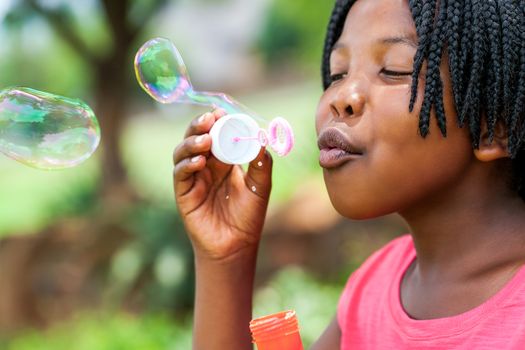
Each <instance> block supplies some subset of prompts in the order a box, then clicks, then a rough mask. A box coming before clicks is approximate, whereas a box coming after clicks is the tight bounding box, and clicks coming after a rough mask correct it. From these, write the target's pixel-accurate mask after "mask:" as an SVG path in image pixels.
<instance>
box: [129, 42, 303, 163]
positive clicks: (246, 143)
mask: <svg viewBox="0 0 525 350" xmlns="http://www.w3.org/2000/svg"><path fill="white" fill-rule="evenodd" d="M135 74H136V76H137V80H138V82H139V84H140V86H141V87H142V88H143V89H144V90H145V91H146V92H147V93H148V94H149V95H150V96H151V97H152V98H153V99H155V100H156V101H158V102H161V103H189V104H196V105H201V106H209V107H213V108H217V107H218V108H222V109H224V110H225V111H226V112H227V113H230V114H229V115H227V116H224V117H222V118H220V119H219V120H218V121H217V122H216V123H215V124H214V125H213V127H212V129H211V130H210V136H211V138H212V149H211V151H212V153H213V155H214V156H215V157H217V158H218V159H219V160H221V161H222V162H224V163H227V164H244V163H248V162H250V161H252V160H253V159H255V158H256V157H257V155H258V154H259V151H260V149H261V147H266V146H269V147H270V149H272V150H273V151H274V152H276V153H277V154H278V155H279V156H281V157H284V156H286V155H287V154H288V153H290V151H291V150H292V148H293V145H294V135H293V131H292V128H291V126H290V124H289V123H288V122H287V121H286V119H284V118H280V117H278V118H275V119H273V120H272V121H270V123H269V126H268V130H264V129H261V128H260V127H259V125H258V124H257V122H256V121H255V119H258V120H264V119H263V118H261V117H259V116H257V114H255V113H254V112H253V111H251V110H249V109H248V108H247V107H246V106H244V105H242V104H241V103H239V102H237V101H235V99H233V98H232V97H231V96H229V95H227V94H224V93H217V92H201V91H196V90H195V89H194V88H193V85H192V84H191V81H190V78H189V74H188V71H187V69H186V65H185V64H184V61H183V60H182V56H181V55H180V53H179V51H178V50H177V48H176V47H175V45H174V44H173V43H172V42H171V41H169V40H168V39H164V38H155V39H151V40H149V41H147V42H146V43H145V44H144V45H142V47H141V48H140V49H139V50H138V52H137V54H136V56H135Z"/></svg>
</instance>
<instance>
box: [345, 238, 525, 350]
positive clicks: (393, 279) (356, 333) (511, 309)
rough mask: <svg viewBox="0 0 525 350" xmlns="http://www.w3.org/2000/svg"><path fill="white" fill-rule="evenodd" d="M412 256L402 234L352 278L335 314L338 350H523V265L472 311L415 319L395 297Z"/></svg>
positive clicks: (524, 286) (414, 252) (524, 315)
mask: <svg viewBox="0 0 525 350" xmlns="http://www.w3.org/2000/svg"><path fill="white" fill-rule="evenodd" d="M415 257H416V251H415V249H414V244H413V242H412V237H411V236H410V235H406V236H402V237H400V238H397V239H395V240H393V241H392V242H390V243H389V244H388V245H387V246H385V247H384V248H382V249H381V250H379V251H377V252H376V253H374V254H373V255H372V256H371V257H370V258H368V260H367V261H366V262H365V263H364V264H363V265H362V266H361V267H360V268H359V269H358V270H356V271H355V272H354V273H353V274H352V276H350V278H349V280H348V283H347V285H346V287H345V289H344V291H343V294H342V295H341V299H340V301H339V306H338V310H337V319H338V322H339V327H340V329H341V349H342V350H350V349H352V350H355V349H418V350H423V349H468V350H472V349H476V350H480V349H491V350H493V349H498V350H502V349H525V267H522V268H521V269H520V270H519V271H518V272H517V273H516V275H515V276H514V277H513V278H512V279H511V280H510V281H509V282H508V283H507V284H506V285H505V286H504V287H503V288H502V289H501V290H500V291H499V292H498V293H497V294H496V295H494V296H493V297H491V298H490V299H489V300H487V301H486V302H484V303H483V304H482V305H480V306H478V307H476V308H474V309H472V310H469V311H467V312H465V313H462V314H459V315H456V316H452V317H445V318H438V319H432V320H415V319H413V318H410V316H408V315H407V313H406V312H405V310H404V309H403V306H402V305H401V300H400V298H399V291H400V284H401V279H402V277H403V274H404V273H405V271H406V270H407V268H408V267H409V265H410V264H411V262H412V261H413V260H414V259H415Z"/></svg>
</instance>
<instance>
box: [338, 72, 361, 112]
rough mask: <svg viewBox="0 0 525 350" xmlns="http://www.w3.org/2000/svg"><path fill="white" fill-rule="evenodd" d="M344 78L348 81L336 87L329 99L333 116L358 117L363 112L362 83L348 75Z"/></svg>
mask: <svg viewBox="0 0 525 350" xmlns="http://www.w3.org/2000/svg"><path fill="white" fill-rule="evenodd" d="M345 80H349V81H346V82H342V84H340V85H339V86H338V87H336V89H337V91H336V92H335V93H334V94H333V96H332V100H331V101H330V109H331V111H332V113H333V114H334V116H336V117H339V118H353V117H359V116H361V115H362V114H363V111H364V108H365V101H366V97H365V92H364V87H363V86H362V85H363V84H362V83H360V82H358V81H356V80H350V77H347V79H345Z"/></svg>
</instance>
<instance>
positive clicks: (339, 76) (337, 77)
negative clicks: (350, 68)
mask: <svg viewBox="0 0 525 350" xmlns="http://www.w3.org/2000/svg"><path fill="white" fill-rule="evenodd" d="M345 77H346V73H338V74H332V75H330V84H332V83H334V82H336V81H338V80H342V79H344V78H345Z"/></svg>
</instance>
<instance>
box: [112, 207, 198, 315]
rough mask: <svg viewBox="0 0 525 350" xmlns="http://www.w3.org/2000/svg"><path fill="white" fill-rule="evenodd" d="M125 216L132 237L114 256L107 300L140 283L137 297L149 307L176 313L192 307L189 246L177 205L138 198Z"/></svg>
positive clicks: (114, 299)
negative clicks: (160, 203) (135, 204)
mask: <svg viewBox="0 0 525 350" xmlns="http://www.w3.org/2000/svg"><path fill="white" fill-rule="evenodd" d="M125 222H126V223H127V226H128V230H129V232H131V233H132V234H134V237H133V238H132V240H131V241H130V243H129V244H128V245H126V246H124V247H123V248H122V249H121V250H120V251H119V252H118V253H117V254H116V255H115V256H114V257H113V260H112V264H111V272H110V276H109V277H110V279H111V283H110V291H109V294H108V295H109V298H110V300H109V302H110V304H113V305H114V304H120V303H121V299H122V298H125V296H126V295H129V294H130V293H131V292H132V291H135V292H136V289H137V287H138V288H140V289H139V290H140V291H139V293H140V295H139V296H138V298H139V299H140V303H141V304H142V305H143V306H144V307H145V308H146V309H147V310H151V311H155V310H170V311H171V312H175V313H176V312H186V311H188V310H189V309H191V307H192V306H193V294H194V283H195V273H194V269H193V251H192V248H191V244H190V242H189V239H188V238H187V236H186V233H185V231H184V227H183V224H182V222H181V220H180V218H179V216H178V215H177V214H176V211H175V208H174V207H173V206H171V205H170V206H163V205H159V204H150V203H141V204H139V205H138V206H136V207H135V208H133V209H132V210H131V211H130V212H129V214H128V217H127V219H126V221H125ZM136 297H137V296H136Z"/></svg>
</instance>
